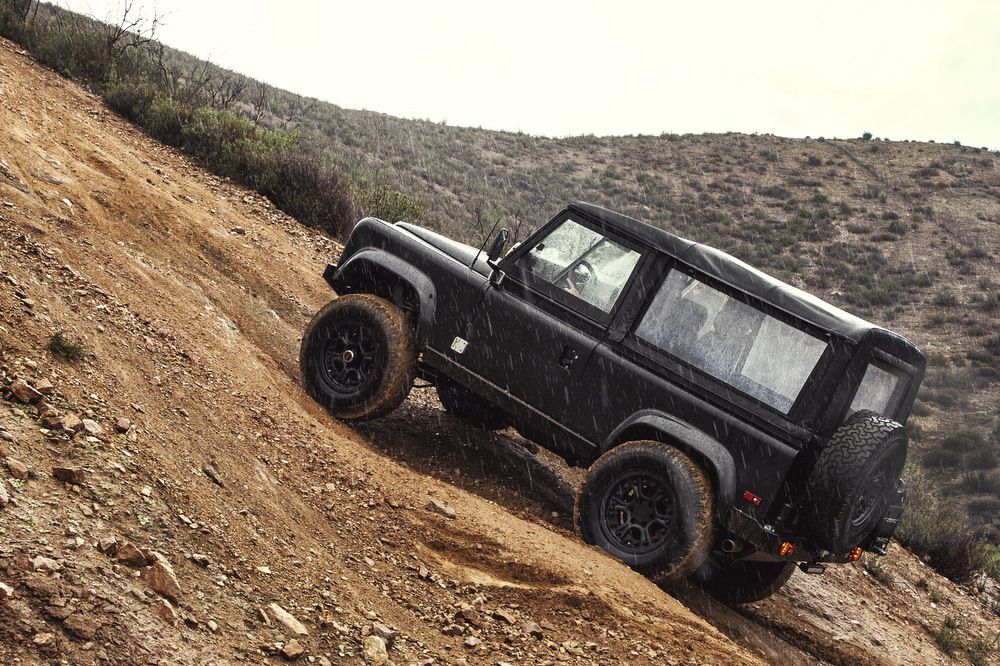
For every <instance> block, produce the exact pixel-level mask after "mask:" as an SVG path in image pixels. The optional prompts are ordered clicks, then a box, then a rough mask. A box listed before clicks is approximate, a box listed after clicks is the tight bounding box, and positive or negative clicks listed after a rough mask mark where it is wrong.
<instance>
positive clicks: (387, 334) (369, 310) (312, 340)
mask: <svg viewBox="0 0 1000 666" xmlns="http://www.w3.org/2000/svg"><path fill="white" fill-rule="evenodd" d="M299 365H300V368H301V370H302V379H303V382H304V384H305V388H306V391H307V392H308V393H309V395H311V396H312V397H313V398H314V399H316V401H317V402H319V403H320V404H322V405H323V406H325V407H326V408H327V409H329V410H330V412H331V413H332V414H333V415H334V416H336V417H337V418H341V419H347V420H359V421H361V420H366V419H373V418H377V417H379V416H384V415H385V414H388V413H389V412H391V411H392V410H394V409H395V408H396V407H398V406H399V404H400V403H401V402H403V400H404V399H405V398H406V395H407V394H408V393H409V391H410V387H411V386H412V385H413V378H414V376H415V374H416V365H417V355H416V348H415V344H414V340H413V330H412V328H411V327H410V325H409V323H408V322H407V321H406V314H405V313H404V312H403V310H401V309H400V308H398V307H396V306H395V305H393V304H392V303H390V302H389V301H387V300H385V299H383V298H379V297H378V296H372V295H370V294H350V295H347V296H342V297H340V298H338V299H336V300H334V301H331V302H330V303H328V304H327V305H326V306H325V307H324V308H323V309H322V310H320V311H319V312H317V313H316V316H315V317H313V319H312V321H311V322H309V326H307V327H306V330H305V333H304V334H303V336H302V346H301V349H300V352H299Z"/></svg>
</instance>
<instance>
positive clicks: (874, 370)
mask: <svg viewBox="0 0 1000 666" xmlns="http://www.w3.org/2000/svg"><path fill="white" fill-rule="evenodd" d="M899 386H900V377H899V375H898V374H896V373H893V372H890V371H889V370H888V369H886V368H881V367H879V366H877V365H875V364H874V363H871V364H869V365H868V369H867V370H865V376H864V379H862V380H861V385H860V386H858V391H857V393H855V394H854V400H853V401H851V409H850V410H849V413H850V414H853V413H854V412H858V411H861V410H862V409H870V410H871V411H873V412H875V413H876V414H879V415H880V416H889V415H890V414H889V412H890V411H891V409H892V407H893V406H894V405H893V402H894V401H893V396H894V395H895V394H896V389H897V388H898V387H899Z"/></svg>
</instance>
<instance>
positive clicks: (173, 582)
mask: <svg viewBox="0 0 1000 666" xmlns="http://www.w3.org/2000/svg"><path fill="white" fill-rule="evenodd" d="M153 557H154V558H156V562H155V563H154V564H153V566H151V567H149V568H148V569H145V570H144V571H143V572H142V579H143V580H144V581H146V585H148V586H149V589H151V590H153V591H154V592H157V593H159V594H162V595H163V596H165V597H168V598H170V599H176V598H177V597H179V596H180V595H181V584H180V583H179V582H178V581H177V575H176V574H174V569H173V567H171V566H170V562H169V561H168V560H167V558H165V557H164V556H163V555H161V554H159V553H153Z"/></svg>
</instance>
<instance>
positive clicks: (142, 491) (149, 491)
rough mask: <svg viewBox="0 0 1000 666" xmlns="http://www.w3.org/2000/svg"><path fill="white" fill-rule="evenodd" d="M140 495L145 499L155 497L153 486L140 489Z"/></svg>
mask: <svg viewBox="0 0 1000 666" xmlns="http://www.w3.org/2000/svg"><path fill="white" fill-rule="evenodd" d="M139 494H140V495H142V496H143V497H152V495H153V487H152V486H143V487H142V488H140V489H139Z"/></svg>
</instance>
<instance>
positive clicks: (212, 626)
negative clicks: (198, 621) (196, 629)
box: [208, 620, 219, 634]
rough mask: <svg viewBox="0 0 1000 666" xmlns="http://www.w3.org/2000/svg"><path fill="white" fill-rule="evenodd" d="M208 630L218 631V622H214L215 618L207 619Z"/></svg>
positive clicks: (214, 632)
mask: <svg viewBox="0 0 1000 666" xmlns="http://www.w3.org/2000/svg"><path fill="white" fill-rule="evenodd" d="M208 630H209V631H211V632H212V633H213V634H216V633H218V632H219V623H218V622H216V621H215V620H209V621H208Z"/></svg>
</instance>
